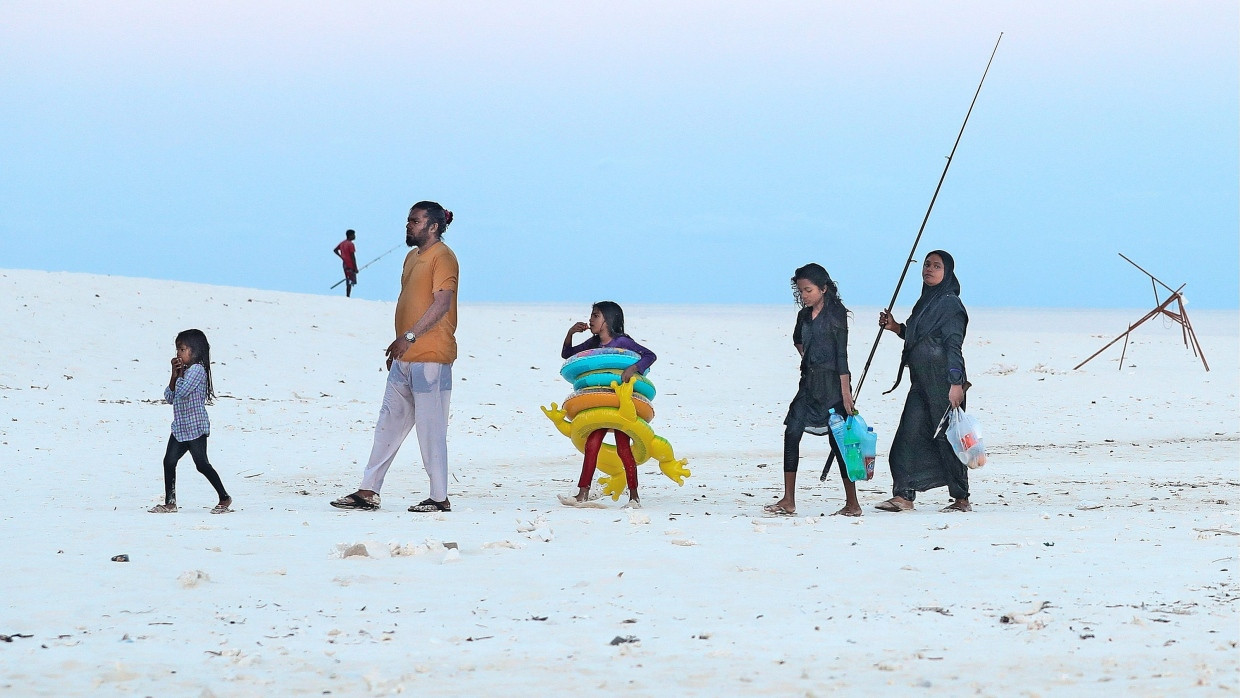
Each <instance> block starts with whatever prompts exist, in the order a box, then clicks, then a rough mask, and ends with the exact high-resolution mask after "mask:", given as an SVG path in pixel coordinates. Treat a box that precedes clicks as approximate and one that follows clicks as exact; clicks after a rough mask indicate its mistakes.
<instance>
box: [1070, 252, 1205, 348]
mask: <svg viewBox="0 0 1240 698" xmlns="http://www.w3.org/2000/svg"><path fill="white" fill-rule="evenodd" d="M1119 256H1121V257H1124V253H1123V252H1120V253H1119ZM1124 261H1125V262H1128V263H1129V264H1131V265H1132V266H1134V267H1136V268H1137V269H1141V265H1139V264H1137V263H1136V262H1134V261H1132V260H1131V259H1128V258H1127V257H1124ZM1141 273H1142V274H1145V275H1146V276H1148V277H1150V285H1151V286H1153V287H1154V303H1155V307H1154V309H1153V310H1151V311H1150V312H1148V313H1146V314H1145V316H1144V317H1142V318H1141V319H1140V320H1137V321H1136V322H1134V323H1133V324H1131V325H1129V326H1128V329H1127V330H1126V331H1125V332H1124V333H1123V334H1121V335H1120V336H1118V337H1116V338H1115V339H1112V340H1111V341H1110V342H1108V343H1107V345H1106V346H1105V347H1103V348H1101V349H1099V350H1098V351H1096V352H1094V353H1093V355H1091V356H1090V357H1089V358H1088V359H1085V360H1084V361H1082V362H1081V363H1079V364H1077V365H1076V366H1074V367H1073V368H1072V370H1073V371H1075V370H1077V369H1078V368H1080V367H1082V366H1084V365H1085V364H1087V363H1089V362H1090V360H1091V359H1093V358H1094V357H1095V356H1097V355H1099V354H1101V353H1102V352H1104V351H1106V350H1107V349H1109V348H1110V347H1111V345H1113V344H1115V343H1116V342H1118V341H1119V340H1121V339H1122V340H1124V350H1123V352H1121V353H1120V355H1119V368H1120V370H1123V368H1124V357H1125V356H1127V354H1128V336H1129V335H1131V334H1132V331H1133V330H1135V329H1137V328H1138V327H1140V326H1141V325H1142V324H1143V323H1144V322H1145V321H1147V320H1150V319H1151V318H1154V317H1157V316H1159V315H1162V316H1165V317H1169V318H1171V319H1172V320H1173V321H1174V322H1175V323H1176V324H1178V325H1179V326H1180V333H1181V334H1182V335H1183V337H1184V346H1186V347H1188V348H1189V349H1192V351H1193V356H1198V357H1201V365H1202V366H1205V367H1206V371H1209V370H1210V364H1208V363H1206V354H1205V352H1204V351H1202V350H1201V344H1200V343H1199V342H1198V341H1197V333H1196V332H1193V323H1192V322H1190V321H1189V319H1188V311H1186V310H1185V309H1184V294H1183V293H1181V291H1183V290H1184V287H1185V286H1187V285H1188V284H1180V287H1179V288H1176V289H1173V288H1171V287H1170V286H1168V285H1167V284H1164V283H1163V282H1162V281H1159V280H1158V277H1156V276H1154V275H1153V274H1151V273H1149V272H1148V271H1146V270H1144V269H1141ZM1159 286H1162V287H1163V288H1165V289H1167V290H1168V291H1170V292H1171V295H1170V296H1168V297H1167V300H1165V301H1159V300H1158V287H1159ZM1172 304H1175V306H1176V309H1175V310H1171V306H1172Z"/></svg>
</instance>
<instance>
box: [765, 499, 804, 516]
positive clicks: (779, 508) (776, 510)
mask: <svg viewBox="0 0 1240 698" xmlns="http://www.w3.org/2000/svg"><path fill="white" fill-rule="evenodd" d="M762 511H765V512H766V513H768V514H774V515H775V516H796V515H797V510H796V509H789V508H788V507H785V506H784V505H783V504H779V503H778V502H776V503H775V504H767V505H766V506H764V507H762Z"/></svg>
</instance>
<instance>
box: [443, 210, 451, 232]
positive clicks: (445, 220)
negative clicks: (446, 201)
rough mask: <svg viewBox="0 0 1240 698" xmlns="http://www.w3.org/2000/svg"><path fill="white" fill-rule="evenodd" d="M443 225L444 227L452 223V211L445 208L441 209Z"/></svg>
mask: <svg viewBox="0 0 1240 698" xmlns="http://www.w3.org/2000/svg"><path fill="white" fill-rule="evenodd" d="M443 225H444V227H445V228H446V227H448V226H450V225H452V212H451V211H449V210H448V209H446V208H445V209H444V210H443Z"/></svg>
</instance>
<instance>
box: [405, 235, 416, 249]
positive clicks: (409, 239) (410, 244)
mask: <svg viewBox="0 0 1240 698" xmlns="http://www.w3.org/2000/svg"><path fill="white" fill-rule="evenodd" d="M405 245H406V246H408V247H417V245H418V243H417V241H416V240H414V239H413V236H412V235H409V234H408V233H406V234H405Z"/></svg>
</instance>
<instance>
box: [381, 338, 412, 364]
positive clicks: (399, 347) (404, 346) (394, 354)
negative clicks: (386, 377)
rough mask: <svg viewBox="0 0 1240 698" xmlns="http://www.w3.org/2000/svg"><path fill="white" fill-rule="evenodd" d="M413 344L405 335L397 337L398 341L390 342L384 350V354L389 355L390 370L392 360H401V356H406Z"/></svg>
mask: <svg viewBox="0 0 1240 698" xmlns="http://www.w3.org/2000/svg"><path fill="white" fill-rule="evenodd" d="M411 346H413V343H412V342H410V341H409V340H407V339H405V338H404V337H397V338H396V341H394V342H392V343H391V344H389V345H388V348H387V349H384V350H383V353H384V355H386V356H387V369H388V370H389V371H391V370H392V362H393V361H399V360H400V357H402V356H404V355H405V352H407V351H409V347H411Z"/></svg>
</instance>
